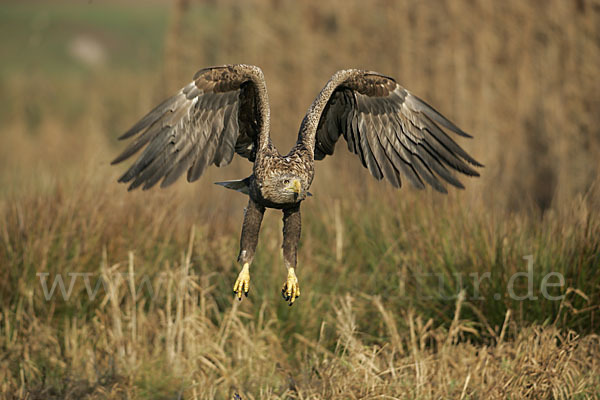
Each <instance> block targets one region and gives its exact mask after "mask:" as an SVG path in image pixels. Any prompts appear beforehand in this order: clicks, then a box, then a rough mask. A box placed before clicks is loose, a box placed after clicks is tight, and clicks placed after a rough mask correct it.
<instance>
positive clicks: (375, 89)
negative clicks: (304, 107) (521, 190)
mask: <svg viewBox="0 0 600 400" xmlns="http://www.w3.org/2000/svg"><path fill="white" fill-rule="evenodd" d="M447 131H448V132H452V133H455V134H457V135H459V136H464V137H471V136H470V135H468V134H467V133H465V132H464V131H463V130H461V129H460V128H458V127H457V126H456V125H455V124H453V123H452V122H451V121H450V120H448V119H447V118H446V117H444V116H443V115H442V114H441V113H439V112H438V111H437V110H435V109H434V108H433V107H431V106H430V105H429V104H427V103H426V102H424V101H423V100H421V99H419V98H418V97H416V96H414V95H413V94H412V93H410V92H409V91H408V90H406V89H404V88H403V87H401V86H400V85H398V84H397V83H396V81H394V79H392V78H390V77H387V76H384V75H381V74H378V73H376V72H370V71H363V70H343V71H338V72H337V73H336V74H334V75H333V76H332V78H331V79H330V80H329V82H327V84H326V85H325V87H324V88H323V90H322V91H321V93H319V96H317V98H316V99H315V101H314V102H313V104H312V105H311V108H310V109H309V111H308V113H307V115H306V117H305V118H304V120H303V124H302V126H301V127H300V133H299V138H298V140H299V141H302V142H303V143H304V144H305V145H306V146H307V147H308V148H312V147H310V146H314V157H315V159H316V160H321V159H323V158H325V156H327V155H332V154H333V152H334V148H335V144H336V142H337V140H338V139H339V137H340V136H343V137H344V139H345V140H346V142H347V144H348V150H350V151H351V152H352V153H355V154H356V155H358V156H359V158H360V160H361V162H362V164H363V166H364V167H365V168H367V169H368V170H369V172H370V173H371V175H373V176H374V177H375V178H376V179H378V180H380V179H383V178H386V179H387V180H388V181H389V182H390V183H391V184H392V185H393V186H395V187H400V186H401V184H402V182H401V177H403V178H406V179H408V180H409V181H410V182H411V183H412V184H413V186H415V187H417V188H423V187H424V186H425V183H427V184H428V185H430V186H432V187H433V188H434V189H436V190H437V191H440V192H443V193H447V190H446V187H445V186H444V184H443V182H446V183H449V184H451V185H453V186H455V187H457V188H464V186H463V185H462V183H461V182H460V181H459V180H458V179H457V178H456V177H455V176H454V174H453V173H452V171H456V172H459V173H462V174H465V175H468V176H479V173H478V172H477V171H476V170H475V169H474V168H473V167H482V165H481V164H480V163H479V162H477V161H476V160H475V159H474V158H473V157H471V156H470V155H469V154H468V153H467V152H466V151H465V150H464V149H463V148H462V147H460V146H459V145H458V144H457V143H456V142H455V141H454V140H453V139H452V138H451V137H450V136H448V134H447V133H446V132H447Z"/></svg>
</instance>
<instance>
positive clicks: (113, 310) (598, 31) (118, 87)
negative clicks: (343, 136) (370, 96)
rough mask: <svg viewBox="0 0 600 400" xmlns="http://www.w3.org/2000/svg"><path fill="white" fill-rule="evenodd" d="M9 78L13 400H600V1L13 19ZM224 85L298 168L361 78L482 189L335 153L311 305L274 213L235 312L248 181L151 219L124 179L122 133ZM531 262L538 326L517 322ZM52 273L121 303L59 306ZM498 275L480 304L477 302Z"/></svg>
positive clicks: (89, 10)
mask: <svg viewBox="0 0 600 400" xmlns="http://www.w3.org/2000/svg"><path fill="white" fill-rule="evenodd" d="M0 52H1V53H2V55H3V59H4V60H3V63H2V65H0V103H1V104H2V107H0V126H2V132H1V133H0V396H3V397H6V398H27V399H35V398H73V399H79V398H169V399H170V398H182V397H183V398H192V399H198V398H201V399H204V398H206V399H212V398H228V397H230V396H232V394H233V393H236V392H238V393H239V394H240V395H241V396H242V398H243V399H244V400H246V399H262V398H273V399H332V398H339V399H347V398H402V399H404V398H419V399H421V398H431V399H433V398H461V399H466V398H481V399H483V398H497V399H502V398H515V399H519V398H540V399H542V398H552V399H556V398H565V399H566V398H582V399H583V398H586V399H587V398H598V396H599V394H598V393H599V392H600V381H599V378H598V377H599V376H600V364H599V363H598V360H599V359H600V339H599V337H598V332H599V330H600V328H599V325H598V308H599V307H600V274H599V273H598V271H600V214H599V212H598V210H599V209H600V187H599V181H598V173H599V172H600V163H599V162H598V155H599V154H600V112H599V110H600V90H599V89H600V82H599V78H598V76H599V73H600V2H599V1H597V0H547V1H520V0H506V1H496V0H426V1H417V0H402V1H383V0H381V1H353V0H352V1H350V0H346V1H342V0H333V1H314V0H309V1H291V0H288V1H285V0H281V1H279V0H278V1H274V0H273V1H258V0H251V1H234V0H222V1H219V0H212V1H200V0H175V1H173V2H167V1H152V2H146V1H144V2H143V4H142V2H139V3H138V2H137V1H133V0H130V1H127V2H117V1H108V2H99V1H92V2H85V3H84V2H75V1H61V2H56V3H53V4H47V3H45V2H41V1H40V2H31V3H22V2H4V3H0ZM226 63H248V64H255V65H258V66H260V67H261V68H262V69H263V71H264V73H265V77H266V80H267V86H268V89H269V97H270V102H271V110H272V112H271V115H272V123H271V127H272V136H273V138H274V142H275V144H276V145H277V146H278V148H279V149H280V151H282V152H286V151H287V149H288V148H289V147H291V146H292V144H293V142H294V141H295V138H296V134H297V129H298V127H299V125H300V121H301V119H302V117H303V115H304V113H305V112H306V110H307V108H308V106H309V105H310V103H311V102H312V100H313V99H314V97H315V96H316V94H317V93H318V91H319V90H320V89H321V87H322V86H323V85H324V84H325V82H326V81H327V79H328V78H329V77H330V76H331V75H332V74H333V73H334V72H335V71H336V70H338V69H343V68H349V67H354V68H365V69H370V70H375V71H378V72H381V73H384V74H386V75H389V76H392V77H394V78H395V79H396V80H397V81H398V82H399V83H401V84H402V85H403V86H405V87H406V88H407V89H409V90H411V91H412V92H413V93H415V94H416V95H418V96H419V97H421V98H423V99H424V100H426V101H427V102H429V103H430V104H431V105H433V106H434V107H435V108H436V109H438V110H439V111H440V112H442V113H443V114H444V115H446V116H447V117H449V118H450V119H451V120H452V121H453V122H455V123H456V124H457V125H458V126H460V127H461V128H462V129H464V130H465V131H466V132H468V133H470V134H472V135H473V136H474V139H472V140H467V139H462V138H461V139H460V140H459V143H460V144H461V146H463V147H465V148H466V149H467V150H468V151H469V153H470V154H472V155H473V156H474V157H475V158H476V159H477V160H478V161H480V162H482V163H483V164H485V168H483V169H481V170H480V172H481V177H480V178H478V179H463V182H464V183H465V186H466V190H464V191H459V190H451V193H450V194H449V195H448V196H443V195H440V194H438V193H434V192H433V191H431V190H429V189H428V190H425V191H416V190H413V189H412V188H410V186H409V185H405V187H403V188H402V189H401V190H399V191H397V190H394V189H393V188H392V187H391V186H389V185H386V184H385V183H381V182H376V181H375V180H374V179H372V178H371V177H370V175H369V174H368V172H367V171H366V170H365V169H363V168H362V166H361V165H360V162H359V161H358V160H357V159H355V157H354V156H353V155H351V154H348V152H347V151H346V149H345V145H344V144H341V145H339V146H338V148H337V149H336V156H335V157H332V158H328V159H327V160H325V161H323V162H320V163H318V165H317V174H316V178H315V182H314V184H313V188H311V192H313V193H314V197H312V198H311V199H309V200H308V201H306V202H305V204H303V235H302V242H301V249H300V254H299V266H300V267H299V279H300V284H301V285H302V293H303V297H302V298H301V299H299V301H298V302H297V304H295V305H294V306H293V307H292V308H289V307H287V305H286V304H285V303H284V302H283V301H282V300H281V299H280V298H279V294H278V291H279V288H280V283H281V282H283V278H284V268H283V263H282V261H281V257H280V246H281V221H280V220H281V216H280V215H279V214H278V213H275V212H270V213H267V216H266V217H265V221H264V224H263V228H262V231H261V238H260V242H259V248H258V253H257V258H256V261H255V265H254V267H253V271H252V274H253V275H252V285H253V286H252V288H251V294H250V297H249V298H248V299H244V301H243V302H241V303H238V302H237V301H233V299H232V296H231V294H230V290H231V285H232V283H233V281H234V280H235V276H236V275H237V272H238V268H239V266H238V265H237V264H236V262H235V257H236V255H237V251H238V248H237V242H238V240H239V232H240V225H241V218H242V213H243V207H244V205H245V198H243V196H241V195H238V194H236V193H233V192H231V191H225V190H223V189H222V188H219V187H216V186H215V185H212V182H214V181H217V180H225V179H237V178H242V177H244V176H247V175H248V174H249V173H250V165H249V164H248V163H247V162H246V161H245V160H234V162H233V163H232V165H231V166H229V167H227V168H223V169H217V168H213V169H212V170H210V171H208V172H207V174H206V175H205V176H204V177H203V178H202V179H201V180H200V181H199V182H197V183H195V184H193V185H189V184H187V183H186V182H184V181H182V182H178V183H177V184H175V185H174V186H173V187H171V188H169V189H167V190H160V189H153V190H151V191H149V192H141V191H138V192H133V193H127V191H126V188H125V187H124V186H122V185H119V184H117V183H116V180H117V178H118V177H119V175H120V173H122V171H123V169H124V166H117V167H111V166H110V165H109V162H110V160H111V159H112V158H114V156H115V155H116V154H118V152H119V149H121V148H122V145H123V144H122V143H119V142H117V140H116V138H117V137H118V136H119V135H120V133H122V132H123V131H124V130H126V129H127V128H129V127H130V125H131V124H132V123H134V122H135V121H136V120H137V119H138V118H139V117H141V116H142V115H143V114H144V113H145V112H146V111H148V110H149V109H150V108H151V107H152V106H153V105H154V104H156V103H157V102H159V101H160V100H162V99H163V98H165V97H166V96H168V95H170V94H171V93H173V92H174V91H175V90H177V89H178V88H180V87H181V86H182V85H183V84H185V83H186V82H187V81H188V80H189V79H191V77H192V76H193V74H194V72H195V71H196V70H197V69H199V68H202V67H205V66H210V65H217V64H226ZM527 255H532V257H533V260H534V266H535V278H534V286H535V290H536V292H535V293H536V294H537V295H538V300H537V301H530V300H525V301H515V300H514V299H511V298H510V297H509V296H507V282H508V281H509V279H510V277H511V276H512V275H513V274H514V273H516V272H520V271H524V270H525V269H526V263H525V261H524V260H523V257H524V256H527ZM40 272H44V273H48V274H49V276H48V282H49V284H50V283H51V282H52V280H53V279H54V278H55V277H56V276H57V275H59V274H62V275H64V279H65V281H66V283H67V285H68V283H69V282H68V277H67V276H68V273H72V272H77V273H90V274H92V275H91V276H92V278H91V279H92V285H95V284H96V282H99V279H102V281H103V282H104V283H105V285H104V286H103V289H101V290H100V294H99V295H98V297H97V298H95V299H90V298H89V296H88V294H89V293H88V292H87V290H86V287H85V285H84V283H83V282H82V280H81V279H79V280H77V281H76V282H75V284H74V286H73V291H72V297H71V298H70V299H64V298H62V297H61V296H60V295H59V293H60V291H59V290H58V289H57V292H56V295H55V297H54V298H53V299H52V300H50V301H46V300H45V299H44V296H43V292H42V288H41V286H40V279H39V276H38V275H37V274H38V273H40ZM486 272H490V273H491V274H492V279H491V280H490V281H488V282H486V283H484V284H483V285H482V286H481V287H480V290H481V291H480V294H481V296H477V295H475V294H474V286H473V284H471V283H469V280H468V279H466V280H460V279H459V277H468V276H469V274H471V273H475V274H483V273H486ZM549 272H558V273H560V274H562V275H563V276H564V277H565V285H563V286H561V287H560V288H557V289H556V290H555V291H553V292H552V293H553V294H554V295H564V297H562V300H560V301H548V300H547V299H544V298H542V296H541V295H540V293H539V290H538V288H539V287H540V281H541V280H542V279H543V277H544V276H545V274H547V273H549ZM420 274H434V275H435V276H441V277H443V282H444V285H443V287H438V286H437V285H435V283H436V282H433V283H432V282H431V281H429V282H427V281H424V282H423V281H419V279H417V278H418V277H419V276H421V275H420ZM146 277H147V278H148V279H149V281H150V282H151V283H152V284H153V285H155V286H154V288H155V289H156V288H157V287H158V286H156V285H162V286H161V287H162V291H161V292H160V293H159V294H157V295H156V296H152V295H151V294H150V293H147V292H144V291H143V290H142V291H141V292H140V289H139V288H140V287H141V288H143V286H140V285H141V284H142V282H144V279H146ZM526 290H527V282H523V281H519V284H518V287H517V288H516V291H517V292H518V293H523V292H524V291H526ZM136 291H137V293H136ZM448 294H449V295H448ZM496 295H498V296H499V297H498V298H496Z"/></svg>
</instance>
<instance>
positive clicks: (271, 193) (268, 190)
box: [261, 174, 307, 204]
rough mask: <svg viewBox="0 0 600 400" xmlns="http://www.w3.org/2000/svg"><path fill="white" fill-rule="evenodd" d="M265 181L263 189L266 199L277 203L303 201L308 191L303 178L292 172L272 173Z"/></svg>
mask: <svg viewBox="0 0 600 400" xmlns="http://www.w3.org/2000/svg"><path fill="white" fill-rule="evenodd" d="M269 178H270V179H267V180H266V181H264V182H263V185H262V188H261V191H262V195H263V197H264V198H265V199H267V200H269V201H271V202H273V203H277V204H292V203H297V202H299V201H302V200H304V199H305V198H306V196H307V191H306V188H305V187H304V185H302V179H301V178H300V177H298V176H295V175H291V174H283V175H272V176H271V177H269Z"/></svg>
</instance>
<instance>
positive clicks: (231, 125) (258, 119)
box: [112, 64, 269, 190]
mask: <svg viewBox="0 0 600 400" xmlns="http://www.w3.org/2000/svg"><path fill="white" fill-rule="evenodd" d="M268 125H269V104H268V98H267V92H266V86H265V82H264V77H263V73H262V71H261V70H260V68H258V67H255V66H251V65H241V64H240V65H226V66H222V67H212V68H205V69H202V70H200V71H198V72H197V73H196V75H195V76H194V80H193V81H192V82H191V83H190V84H188V85H187V86H185V87H184V88H183V89H181V90H180V91H179V92H178V93H177V94H176V95H175V96H173V97H171V98H169V99H167V100H165V101H164V102H162V103H161V104H159V105H158V106H157V107H156V108H155V109H153V110H152V111H150V112H149V113H148V114H147V115H146V116H145V117H143V118H142V119H141V120H140V121H139V122H138V123H137V124H135V125H134V126H133V127H132V128H131V129H129V130H128V131H127V132H125V133H124V134H123V135H122V136H121V137H120V138H119V139H126V138H129V137H132V136H135V140H134V141H133V142H132V143H130V144H129V146H128V147H127V148H126V149H125V150H124V151H123V153H121V155H119V156H118V157H117V158H116V159H115V160H114V161H113V162H112V164H116V163H119V162H121V161H123V160H125V159H127V158H129V157H131V156H132V155H133V154H135V153H136V152H137V151H138V150H140V149H141V148H142V147H144V146H146V147H145V149H144V151H143V152H142V153H141V155H140V156H139V158H138V159H137V160H136V161H135V163H134V164H133V165H132V166H131V167H130V168H129V169H128V170H127V172H125V174H124V175H123V176H122V177H121V178H120V179H119V182H131V184H130V185H129V190H132V189H135V188H137V187H138V186H140V185H143V189H149V188H151V187H152V186H154V185H155V184H156V183H157V182H158V181H159V180H161V179H162V183H161V187H165V186H168V185H170V184H171V183H173V182H175V180H177V178H178V177H179V176H180V175H181V174H182V173H183V172H185V171H187V179H188V181H190V182H192V181H194V180H196V179H198V178H199V177H200V176H201V175H202V173H203V172H204V170H205V169H206V167H207V166H209V165H211V164H215V165H217V166H219V167H221V166H225V165H228V164H229V163H230V162H231V160H232V158H233V154H234V152H236V153H238V154H239V155H241V156H242V157H245V158H247V159H249V160H250V161H254V159H255V156H256V151H257V148H258V143H259V141H260V140H263V138H265V137H266V136H267V135H268V133H267V129H266V128H268ZM265 127H266V128H265ZM265 140H266V139H265Z"/></svg>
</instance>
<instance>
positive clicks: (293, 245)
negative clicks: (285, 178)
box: [281, 205, 301, 306]
mask: <svg viewBox="0 0 600 400" xmlns="http://www.w3.org/2000/svg"><path fill="white" fill-rule="evenodd" d="M300 226H301V219H300V205H297V206H295V207H293V208H287V209H284V210H283V261H284V263H285V266H286V268H287V270H288V274H287V279H286V280H285V282H284V283H283V287H282V288H281V295H282V296H283V298H284V299H285V300H286V301H289V302H290V306H291V305H292V304H294V300H296V298H297V297H299V296H300V286H299V285H298V278H297V277H296V251H297V249H298V241H299V240H300Z"/></svg>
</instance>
